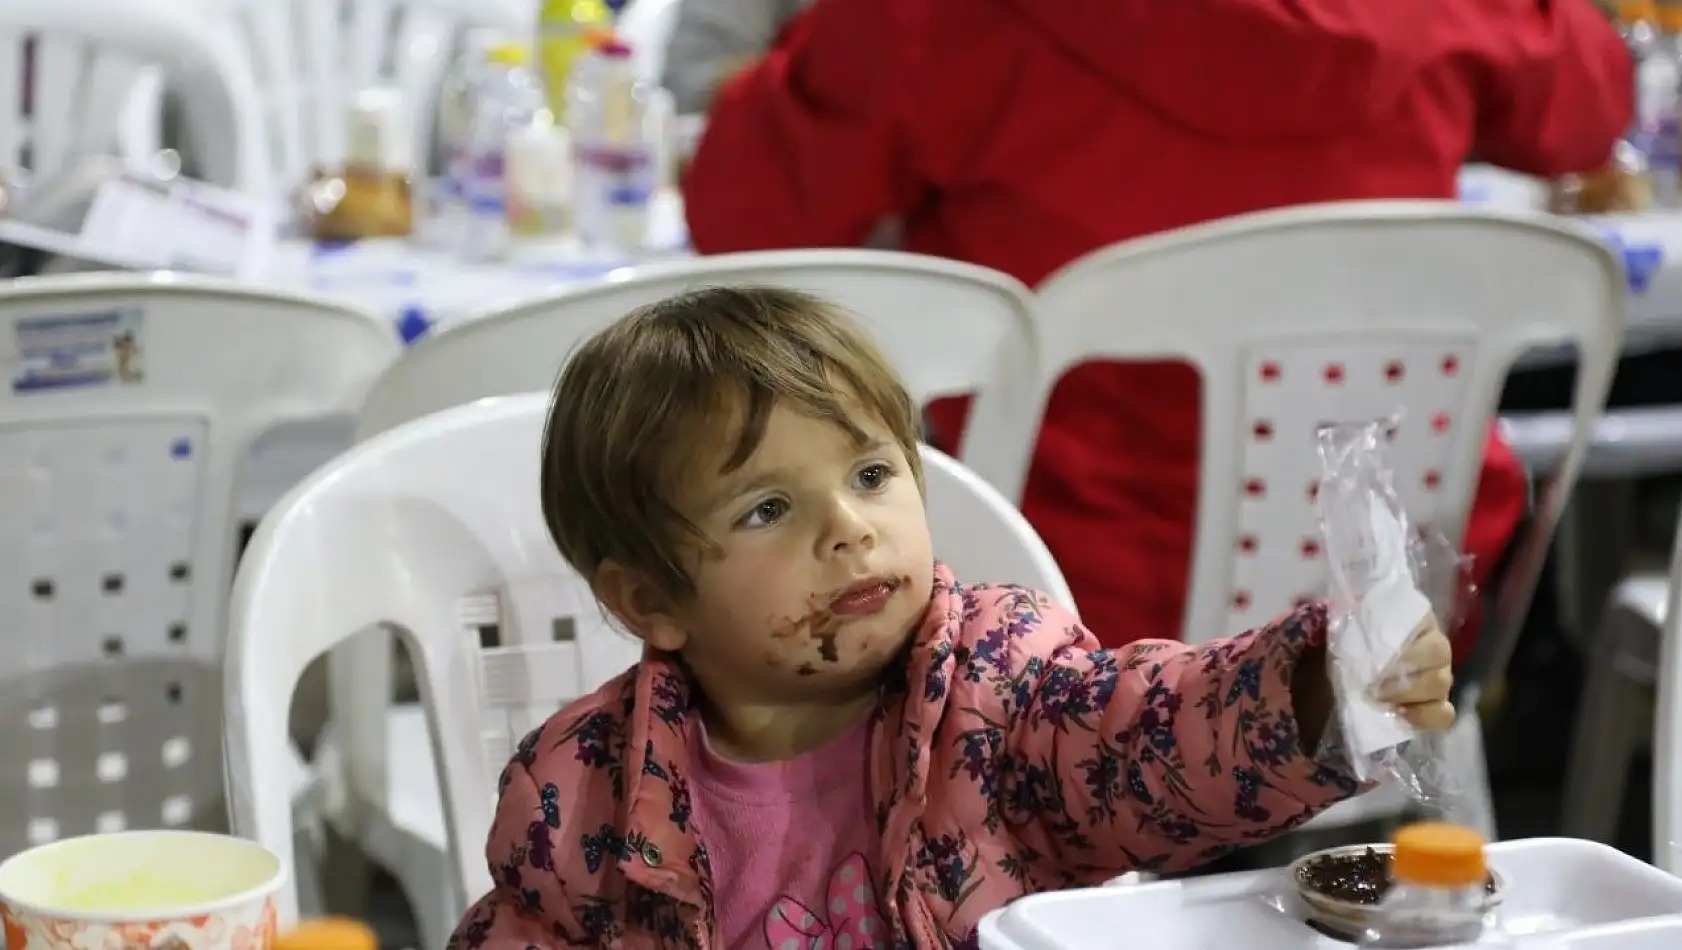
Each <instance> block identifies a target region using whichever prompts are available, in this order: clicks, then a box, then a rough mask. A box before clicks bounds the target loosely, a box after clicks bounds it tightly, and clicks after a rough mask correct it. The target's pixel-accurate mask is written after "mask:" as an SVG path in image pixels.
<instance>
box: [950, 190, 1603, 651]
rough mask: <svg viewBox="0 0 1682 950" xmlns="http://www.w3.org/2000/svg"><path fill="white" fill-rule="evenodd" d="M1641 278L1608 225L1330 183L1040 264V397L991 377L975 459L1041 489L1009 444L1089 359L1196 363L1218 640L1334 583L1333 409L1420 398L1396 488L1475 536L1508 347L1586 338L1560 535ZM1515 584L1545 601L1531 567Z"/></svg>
mask: <svg viewBox="0 0 1682 950" xmlns="http://www.w3.org/2000/svg"><path fill="white" fill-rule="evenodd" d="M1624 297H1625V292H1624V283H1623V273H1622V268H1621V265H1620V263H1619V261H1618V259H1617V258H1616V256H1614V255H1613V254H1612V253H1611V252H1610V251H1608V250H1607V249H1606V248H1605V247H1603V246H1602V245H1601V244H1600V243H1599V242H1598V241H1596V240H1595V239H1594V238H1593V237H1592V236H1591V235H1590V234H1589V233H1588V232H1587V231H1585V230H1581V229H1578V228H1577V227H1575V226H1573V225H1571V224H1569V223H1561V222H1559V221H1557V220H1556V219H1552V218H1548V217H1546V216H1521V215H1517V214H1508V213H1500V212H1494V211H1479V210H1473V209H1467V208H1462V207H1460V206H1459V205H1456V204H1454V203H1450V202H1349V203H1339V204H1325V205H1316V206H1308V207H1301V208H1293V209H1287V210H1281V211H1270V212H1264V213H1261V214H1254V215H1247V216H1244V217H1239V218H1233V219H1229V220H1225V221H1220V222H1216V223H1212V224H1206V225H1199V226H1197V227H1192V228H1186V229H1184V230H1181V231H1177V232H1174V233H1170V234H1165V235H1161V236H1157V237H1152V238H1147V239H1143V240H1138V241H1129V242H1124V243H1122V244H1118V245H1114V246H1111V247H1109V248H1105V249H1103V250H1100V251H1097V252H1094V253H1092V254H1090V255H1088V256H1086V257H1084V258H1081V259H1080V260H1078V261H1075V262H1074V263H1072V264H1070V265H1068V266H1067V267H1065V268H1063V269H1062V270H1060V271H1058V272H1057V273H1056V274H1054V275H1052V276H1051V277H1050V278H1049V279H1047V281H1046V282H1045V283H1044V284H1042V285H1041V286H1040V288H1039V310H1038V317H1039V334H1040V352H1041V354H1042V356H1041V363H1040V372H1039V388H1038V392H1037V393H1036V395H1035V396H1034V397H1033V398H1034V399H1035V400H1037V402H1036V403H1035V406H1036V408H1035V409H1034V410H1033V411H1031V412H1028V413H1026V414H1024V413H1022V412H1021V410H1020V409H1019V408H1018V407H1013V406H1001V405H999V403H998V402H997V400H994V399H992V398H991V395H990V394H988V393H983V394H982V396H981V398H980V399H979V400H978V401H977V405H976V407H975V411H974V413H973V416H972V422H971V425H972V426H973V427H975V428H976V429H978V430H979V431H988V432H991V433H992V438H990V439H987V440H973V441H974V442H976V443H977V444H976V445H975V446H974V447H973V448H967V449H966V452H965V459H964V460H965V462H966V463H968V464H970V465H971V467H973V468H975V470H976V471H977V472H979V473H980V474H981V475H982V476H983V477H984V478H986V479H987V480H988V481H989V482H991V483H993V484H994V485H997V486H999V487H1000V489H1001V491H1003V492H1004V493H1005V495H1006V496H1007V497H1019V495H1020V490H1021V486H1022V484H1023V479H1024V477H1025V475H1026V468H1025V466H1021V465H1019V464H1018V463H1017V460H1016V459H1015V458H1014V457H1012V455H1011V454H1010V452H1009V451H1008V447H1009V446H1010V445H1011V444H1012V443H1013V442H1015V441H1016V440H1019V439H1024V438H1028V437H1030V435H1031V432H1029V431H1023V429H1024V428H1031V427H1032V426H1035V425H1037V423H1038V419H1039V417H1040V415H1041V412H1042V411H1043V406H1044V405H1045V398H1046V396H1047V394H1048V393H1049V391H1050V388H1051V386H1052V385H1053V384H1054V383H1055V382H1056V380H1057V379H1058V378H1059V377H1060V376H1062V374H1063V373H1064V372H1066V371H1067V370H1068V369H1069V368H1071V367H1072V366H1074V365H1076V364H1078V363H1080V362H1083V361H1086V360H1093V359H1112V360H1119V361H1150V360H1184V361H1186V362H1189V363H1191V364H1192V365H1194V366H1195V367H1196V368H1197V369H1198V370H1199V371H1200V372H1201V374H1202V396H1203V402H1202V405H1203V420H1202V424H1203V433H1202V456H1201V457H1202V469H1201V473H1200V476H1199V479H1200V481H1199V490H1198V514H1197V527H1196V547H1195V552H1196V553H1195V563H1194V565H1193V569H1192V578H1191V590H1190V592H1189V597H1190V599H1189V601H1188V610H1187V612H1186V626H1185V637H1186V639H1187V640H1190V641H1193V642H1196V641H1202V640H1207V639H1210V638H1212V637H1217V636H1223V635H1226V634H1228V633H1231V632H1234V631H1236V630H1239V629H1243V628H1245V627H1249V626H1254V625H1256V624H1257V623H1260V622H1262V621H1265V620H1266V619H1267V618H1268V617H1269V616H1271V615H1273V614H1275V613H1277V612H1278V611H1280V610H1282V609H1284V608H1286V607H1288V606H1289V605H1290V602H1291V601H1292V599H1293V598H1294V597H1296V596H1304V595H1315V594H1318V593H1322V592H1323V587H1324V583H1323V579H1324V559H1323V558H1322V557H1320V551H1319V544H1318V541H1317V538H1318V536H1319V519H1318V512H1317V509H1316V505H1315V499H1314V495H1313V492H1312V490H1311V489H1312V488H1313V486H1314V485H1315V483H1316V481H1317V479H1318V475H1319V460H1318V456H1317V453H1316V449H1315V437H1316V432H1317V430H1318V428H1319V426H1320V424H1321V423H1322V422H1329V421H1357V420H1358V421H1366V420H1372V419H1378V418H1382V417H1386V416H1389V415H1391V414H1392V413H1395V412H1396V411H1397V410H1398V409H1401V410H1405V413H1406V414H1405V417H1404V418H1403V419H1402V420H1401V423H1400V426H1399V428H1398V429H1397V431H1396V432H1395V435H1394V439H1393V444H1392V448H1393V452H1392V454H1391V461H1392V463H1393V465H1394V468H1395V487H1396V490H1397V492H1398V494H1399V495H1400V496H1401V499H1402V501H1403V503H1404V504H1405V505H1406V507H1407V508H1408V510H1409V512H1410V514H1411V515H1412V517H1413V520H1414V522H1415V523H1416V524H1420V525H1430V526H1431V527H1433V528H1434V529H1436V530H1438V531H1441V532H1442V533H1443V534H1444V535H1446V536H1447V537H1448V538H1449V540H1450V541H1452V542H1453V543H1455V544H1456V545H1458V544H1459V543H1460V541H1461V538H1462V536H1463V532H1464V529H1465V522H1466V517H1467V513H1468V510H1469V507H1470V504H1471V500H1472V495H1473V490H1474V488H1475V487H1476V484H1477V480H1478V476H1479V468H1480V462H1481V459H1482V457H1483V451H1482V450H1483V445H1484V440H1485V433H1486V431H1487V429H1488V427H1489V424H1490V420H1491V419H1492V417H1493V416H1494V413H1495V410H1496V405H1497V400H1498V398H1499V396H1500V392H1501V386H1502V382H1503V380H1504V379H1505V377H1506V374H1507V370H1508V368H1509V367H1510V366H1511V365H1512V364H1513V362H1514V360H1515V359H1516V358H1517V357H1518V356H1520V355H1521V354H1522V353H1524V352H1525V351H1526V350H1527V349H1529V348H1531V347H1534V346H1539V345H1545V344H1558V343H1563V342H1569V343H1574V344H1576V346H1577V347H1578V351H1579V354H1580V360H1579V363H1578V366H1579V370H1578V376H1577V388H1576V394H1575V400H1574V403H1573V410H1574V413H1575V421H1576V426H1575V431H1574V433H1573V441H1572V445H1571V449H1570V451H1569V452H1568V453H1567V454H1566V457H1565V460H1564V462H1563V463H1562V465H1561V470H1560V472H1559V476H1558V479H1557V480H1556V481H1555V483H1554V485H1553V486H1552V488H1551V490H1550V491H1549V493H1548V494H1547V496H1546V497H1545V498H1544V499H1543V500H1542V504H1541V508H1540V510H1539V511H1537V512H1536V517H1535V519H1534V528H1535V530H1536V531H1537V532H1540V534H1539V537H1540V538H1541V539H1543V541H1545V539H1546V538H1547V537H1548V536H1549V535H1551V533H1552V531H1553V527H1554V524H1555V522H1556V521H1557V519H1558V515H1559V510H1560V507H1561V505H1562V504H1563V502H1564V499H1565V497H1566V495H1565V493H1567V492H1569V490H1570V487H1571V484H1572V483H1573V482H1574V480H1575V478H1576V475H1577V472H1578V470H1579V468H1580V467H1581V464H1582V460H1583V455H1584V451H1585V450H1586V448H1587V444H1588V443H1587V439H1588V436H1589V434H1590V426H1591V424H1592V422H1593V420H1594V418H1595V417H1596V416H1597V415H1598V413H1599V412H1600V408H1601V405H1602V403H1603V401H1604V398H1605V393H1606V387H1607V385H1608V383H1609V382H1610V379H1611V375H1612V371H1613V368H1614V366H1615V364H1616V360H1617V353H1618V346H1619V341H1620V339H1621V336H1622V329H1623V311H1624ZM995 443H1002V444H1003V446H1005V447H1006V451H1005V452H1002V453H1001V452H998V451H995V450H994V448H993V445H994V444H995ZM1531 547H1534V548H1535V550H1534V552H1533V553H1534V556H1535V557H1540V555H1541V550H1540V546H1539V545H1532V546H1531ZM1530 583H1532V584H1533V579H1532V581H1531V582H1530ZM1520 586H1521V587H1523V585H1520ZM1520 594H1522V597H1520V596H1519V595H1520ZM1503 596H1506V591H1503ZM1512 596H1514V597H1518V598H1519V600H1520V601H1522V602H1523V603H1528V600H1529V597H1530V589H1529V588H1528V587H1524V589H1522V591H1519V590H1517V589H1515V591H1514V592H1513V594H1512Z"/></svg>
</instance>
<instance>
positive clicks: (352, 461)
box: [226, 393, 1068, 902]
mask: <svg viewBox="0 0 1682 950" xmlns="http://www.w3.org/2000/svg"><path fill="white" fill-rule="evenodd" d="M547 411H548V397H547V395H546V394H544V393H527V394H524V395H518V396H510V397H504V398H497V399H486V400H482V401H479V402H476V403H473V404H470V405H465V406H458V407H455V408H453V409H449V410H446V411H443V412H439V413H435V414H433V415H429V416H427V417H425V418H422V419H417V420H415V421H412V422H410V423H408V424H406V425H403V426H401V427H399V428H396V429H393V430H391V431H389V432H386V433H384V434H382V435H380V436H378V437H376V438H374V439H371V440H369V441H367V442H364V443H362V444H361V445H359V446H357V447H356V448H354V449H352V450H351V451H350V452H349V453H347V454H345V455H343V456H340V457H339V458H338V459H336V460H334V461H333V462H331V463H329V464H328V465H327V466H325V467H323V468H322V469H321V470H319V471H318V472H316V473H315V474H314V475H313V476H312V477H311V478H310V479H309V480H308V481H307V482H305V483H304V484H303V485H301V486H299V487H298V488H296V489H295V490H294V491H293V492H292V493H291V494H290V495H289V496H288V497H287V498H286V499H285V500H284V501H282V502H281V504H280V505H279V507H277V509H276V510H275V512H274V513H273V514H272V515H271V516H270V517H269V518H267V519H265V520H264V521H263V523H262V525H261V527H260V528H259V529H258V531H257V534H256V536H255V537H254V538H253V539H252V541H251V543H250V545H249V546H248V547H247V549H246V552H245V557H244V559H243V560H242V562H241V564H240V570H239V576H238V578H237V580H236V582H235V585H234V595H233V599H232V607H231V608H230V609H231V615H230V620H229V633H230V638H229V646H228V666H227V675H228V681H227V690H228V693H227V703H228V718H227V729H228V732H227V743H226V744H227V748H228V760H229V775H230V785H231V788H230V799H231V802H232V813H233V816H234V823H235V830H236V831H237V832H239V833H242V834H246V835H251V836H254V837H255V838H256V839H257V840H259V841H261V842H263V843H264V844H267V845H268V846H269V847H271V848H274V849H276V851H277V852H278V853H281V854H289V853H290V842H291V840H292V837H291V835H292V828H291V811H290V802H289V799H288V793H287V788H286V784H285V782H284V780H283V779H281V778H280V776H281V775H282V774H283V771H284V754H285V749H286V743H287V741H288V738H287V732H286V723H287V711H288V709H289V708H290V704H291V698H292V693H293V690H294V688H295V686H296V684H297V681H298V678H299V677H300V676H301V675H302V673H303V670H304V668H305V667H306V666H307V665H308V664H309V663H310V661H312V660H313V659H315V658H316V657H318V656H321V655H322V654H324V653H326V652H328V651H329V650H331V649H333V648H335V647H337V646H338V645H340V644H341V643H342V642H344V641H345V640H346V639H347V638H349V637H350V636H351V635H352V634H354V633H356V632H358V631H362V630H366V629H368V628H370V627H374V626H379V627H382V628H384V629H386V630H391V631H394V632H396V633H397V634H398V636H399V637H401V638H402V639H403V640H404V641H405V643H406V645H407V646H408V648H409V651H410V654H411V656H412V657H414V660H415V668H416V672H417V676H418V678H419V680H420V684H421V690H422V697H423V699H424V700H425V702H426V703H427V704H428V706H429V716H428V719H429V723H430V729H431V733H432V736H433V744H434V751H435V761H436V762H437V763H438V765H439V768H440V771H441V773H442V774H441V775H440V777H439V780H440V783H441V786H442V788H443V790H444V804H445V814H446V816H447V821H446V823H447V831H448V834H449V839H448V840H449V841H450V846H451V854H452V857H453V859H454V860H455V861H456V863H457V867H458V869H459V882H458V883H459V885H460V888H461V890H460V892H459V893H458V895H457V896H458V897H459V898H460V899H461V900H463V901H464V902H465V900H466V899H467V897H468V895H477V894H478V893H480V892H482V891H483V890H484V889H485V888H486V887H488V886H489V883H490V882H489V879H488V878H487V876H486V870H485V867H484V862H483V860H482V858H481V847H480V846H481V842H482V841H483V840H484V836H485V834H486V833H487V832H488V830H489V825H490V812H491V808H490V803H491V796H492V788H493V782H494V776H495V775H496V772H497V770H499V769H500V768H501V767H502V765H503V763H504V761H505V760H506V759H507V757H508V755H509V754H510V753H511V752H512V750H513V747H514V744H515V742H517V741H518V740H519V738H520V737H521V736H522V735H524V734H525V733H526V732H527V731H529V730H530V729H532V728H534V727H536V726H537V725H539V724H540V723H541V722H542V721H543V720H544V719H545V718H547V717H548V716H549V715H552V714H553V712H554V711H555V710H556V709H557V708H559V707H560V706H561V705H562V704H563V703H565V702H566V701H567V700H569V699H572V698H574V697H576V696H579V695H583V694H585V693H587V692H588V691H589V690H591V689H594V688H595V687H596V686H598V685H600V684H601V683H602V682H605V681H606V680H607V679H609V678H611V677H612V676H614V675H616V674H618V673H619V672H621V671H622V670H623V669H625V668H626V667H627V666H628V665H630V664H631V663H632V662H635V660H636V659H637V657H638V656H639V655H640V650H639V647H638V645H637V644H636V643H635V642H634V641H632V640H631V639H630V638H629V637H628V636H626V635H625V634H624V633H622V632H620V631H619V630H617V629H616V628H615V627H614V626H613V625H612V624H611V623H610V622H609V621H608V620H607V618H606V616H605V612H604V611H603V610H602V609H601V608H600V607H599V606H598V605H597V604H596V602H595V600H594V598H593V597H592V595H591V593H590V591H589V590H588V588H587V587H586V585H585V584H584V583H583V581H582V580H581V579H580V578H578V576H577V575H576V574H574V573H573V572H572V571H571V570H570V569H569V568H568V567H567V566H566V564H565V562H564V561H563V560H562V559H561V557H560V554H559V553H558V552H557V551H556V549H555V546H554V544H553V543H552V542H551V540H550V538H549V536H548V533H547V530H546V529H545V527H544V524H543V519H542V516H541V513H540V511H539V507H538V468H539V446H540V444H541V439H542V430H543V423H544V420H545V418H546V415H547ZM464 458H470V459H473V464H471V465H463V464H461V460H462V459H464ZM924 461H925V466H926V468H927V470H928V471H929V473H930V477H929V485H928V488H929V494H930V503H929V510H930V519H931V527H932V530H933V532H934V542H935V553H936V554H937V556H940V557H943V558H948V559H950V562H951V563H952V564H953V566H954V569H955V570H956V571H957V572H958V574H959V576H960V577H963V578H967V579H976V580H980V579H992V580H1012V581H1017V582H1020V583H1024V584H1029V585H1034V586H1037V587H1039V588H1041V589H1043V590H1045V591H1046V592H1047V593H1049V594H1051V595H1052V596H1054V597H1058V598H1065V599H1066V598H1067V596H1068V589H1067V585H1065V584H1064V583H1063V579H1062V576H1061V575H1060V574H1059V573H1058V571H1057V567H1056V565H1055V564H1053V563H1052V561H1051V559H1050V556H1049V555H1048V554H1047V553H1046V552H1045V549H1044V547H1043V545H1040V544H1039V542H1038V539H1037V538H1036V537H1035V535H1034V534H1033V531H1032V529H1030V528H1029V527H1028V526H1027V524H1026V523H1025V522H1023V521H1022V519H1021V516H1020V515H1018V514H1016V512H1015V511H1014V510H1012V509H1011V507H1010V505H1009V504H1008V503H1007V502H1005V500H1004V499H1003V498H1002V497H1001V496H999V495H998V493H996V492H993V491H992V490H991V489H989V488H988V487H987V486H986V485H985V484H984V483H982V482H980V481H979V480H978V479H976V478H975V476H974V475H973V474H970V473H968V472H966V471H964V470H963V469H962V468H961V467H960V466H958V465H957V463H955V462H953V461H952V460H951V459H949V458H947V457H945V456H943V455H941V454H940V453H938V452H935V451H934V450H932V449H930V450H925V452H924ZM493 631H494V633H493ZM358 673H359V675H362V676H363V677H364V679H363V680H362V682H363V685H364V688H363V689H362V690H361V693H360V698H359V697H358V696H350V697H347V699H348V700H349V701H350V702H351V703H352V704H353V705H351V706H350V707H348V708H347V707H343V706H340V705H338V703H337V697H336V702H335V706H334V713H335V716H337V717H340V718H339V719H338V724H339V727H340V729H341V733H340V734H341V736H342V737H343V739H342V741H343V742H344V744H345V755H346V758H347V760H352V761H356V762H358V763H359V767H365V766H367V764H368V762H369V761H370V760H371V761H372V762H373V763H374V770H375V771H376V772H380V771H383V768H382V767H381V764H380V763H383V756H384V749H383V748H382V741H383V732H381V731H380V730H379V729H378V725H379V724H380V723H382V722H383V716H384V707H385V701H386V694H385V693H384V691H381V690H377V689H368V688H367V684H368V683H369V682H378V680H371V679H368V678H366V672H365V671H362V670H358ZM370 722H371V723H373V724H375V726H376V728H375V729H374V730H373V735H372V736H371V737H370V736H368V735H366V734H365V733H367V732H368V731H369V730H367V729H365V728H363V725H364V724H367V723H370Z"/></svg>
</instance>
